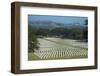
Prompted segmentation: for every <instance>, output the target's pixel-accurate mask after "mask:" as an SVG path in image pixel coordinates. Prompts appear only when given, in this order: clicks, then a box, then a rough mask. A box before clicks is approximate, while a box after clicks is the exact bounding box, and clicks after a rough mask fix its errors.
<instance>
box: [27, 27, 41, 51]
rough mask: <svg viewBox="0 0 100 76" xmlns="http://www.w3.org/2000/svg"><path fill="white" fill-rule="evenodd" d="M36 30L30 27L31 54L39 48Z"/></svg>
mask: <svg viewBox="0 0 100 76" xmlns="http://www.w3.org/2000/svg"><path fill="white" fill-rule="evenodd" d="M35 33H36V30H35V29H33V28H32V27H31V26H30V25H28V50H29V52H34V51H35V49H38V48H39V43H38V40H37V36H36V35H35Z"/></svg>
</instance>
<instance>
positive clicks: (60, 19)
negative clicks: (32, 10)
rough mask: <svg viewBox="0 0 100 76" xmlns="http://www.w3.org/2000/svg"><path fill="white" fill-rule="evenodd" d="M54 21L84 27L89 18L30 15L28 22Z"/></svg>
mask: <svg viewBox="0 0 100 76" xmlns="http://www.w3.org/2000/svg"><path fill="white" fill-rule="evenodd" d="M38 20H39V21H53V22H58V23H64V24H73V23H79V24H81V25H84V21H85V20H88V17H79V16H50V15H28V21H38Z"/></svg>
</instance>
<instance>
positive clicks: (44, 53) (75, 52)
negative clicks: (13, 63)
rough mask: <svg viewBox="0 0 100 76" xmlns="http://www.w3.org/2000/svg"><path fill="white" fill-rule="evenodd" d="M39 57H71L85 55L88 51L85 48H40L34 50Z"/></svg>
mask: <svg viewBox="0 0 100 76" xmlns="http://www.w3.org/2000/svg"><path fill="white" fill-rule="evenodd" d="M34 54H35V55H37V56H38V57H39V58H41V59H54V58H59V59H60V58H72V57H78V56H79V57H80V56H87V54H88V52H87V50H86V49H61V48H60V50H57V49H44V50H43V49H42V50H36V51H35V52H34Z"/></svg>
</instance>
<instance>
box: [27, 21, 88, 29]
mask: <svg viewBox="0 0 100 76" xmlns="http://www.w3.org/2000/svg"><path fill="white" fill-rule="evenodd" d="M28 24H29V25H31V26H32V27H36V28H45V29H53V28H69V29H70V28H83V27H87V26H86V25H80V24H79V23H70V24H64V23H59V22H58V23H57V22H53V21H39V20H38V21H29V22H28Z"/></svg>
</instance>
